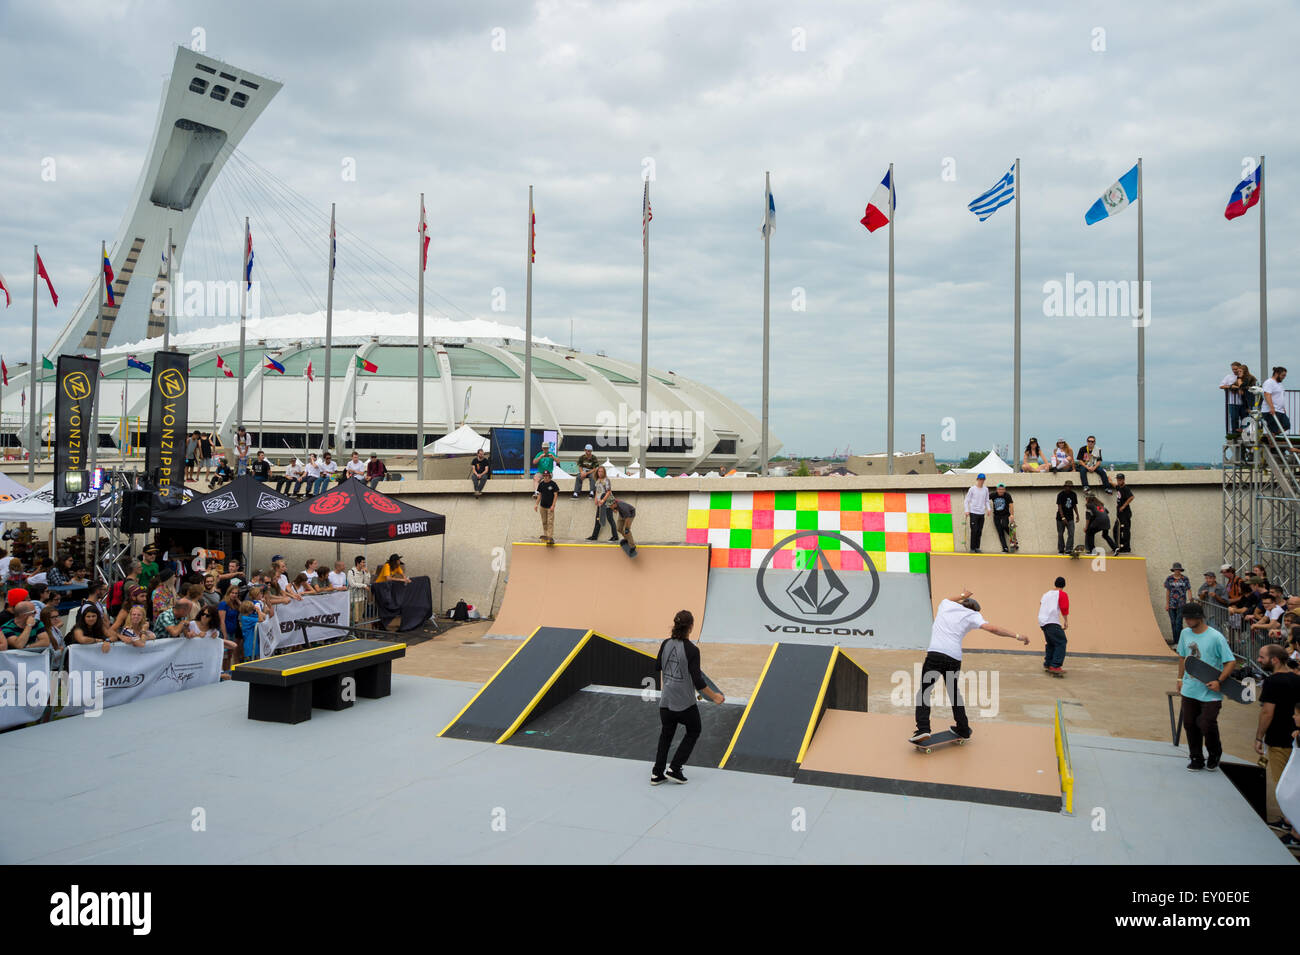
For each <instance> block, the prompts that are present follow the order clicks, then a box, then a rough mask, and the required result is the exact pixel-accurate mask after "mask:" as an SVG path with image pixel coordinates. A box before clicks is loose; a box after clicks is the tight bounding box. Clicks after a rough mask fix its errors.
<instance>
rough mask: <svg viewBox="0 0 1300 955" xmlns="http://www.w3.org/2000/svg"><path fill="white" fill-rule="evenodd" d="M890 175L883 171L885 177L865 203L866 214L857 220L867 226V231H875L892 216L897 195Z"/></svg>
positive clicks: (886, 223) (887, 222)
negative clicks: (869, 199)
mask: <svg viewBox="0 0 1300 955" xmlns="http://www.w3.org/2000/svg"><path fill="white" fill-rule="evenodd" d="M892 175H893V174H892V173H889V172H887V173H885V178H884V179H882V180H880V185H878V186H876V191H875V192H873V193H872V194H871V201H870V202H868V203H867V214H866V215H864V216H863V217H862V218H861V219H860V220H858V221H859V222H861V223H862V224H863V225H864V226H866V227H867V231H868V232H875V231H876V230H877V229H879V228H880V227H881V226H882V225H888V224H889V220H890V219H892V218H893V217H894V205H895V203H896V202H897V200H898V196H897V195H895V193H894V181H893V178H892Z"/></svg>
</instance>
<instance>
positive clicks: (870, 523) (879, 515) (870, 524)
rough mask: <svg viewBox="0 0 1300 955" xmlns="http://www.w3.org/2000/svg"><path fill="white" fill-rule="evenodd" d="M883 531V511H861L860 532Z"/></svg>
mask: <svg viewBox="0 0 1300 955" xmlns="http://www.w3.org/2000/svg"><path fill="white" fill-rule="evenodd" d="M884 529H885V512H884V511H863V512H862V531H863V533H866V532H868V531H883V530H884Z"/></svg>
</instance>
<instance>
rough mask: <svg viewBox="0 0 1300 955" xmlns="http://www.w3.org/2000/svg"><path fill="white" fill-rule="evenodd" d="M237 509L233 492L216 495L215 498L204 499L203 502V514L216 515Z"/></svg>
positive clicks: (237, 505)
mask: <svg viewBox="0 0 1300 955" xmlns="http://www.w3.org/2000/svg"><path fill="white" fill-rule="evenodd" d="M237 507H239V502H238V501H237V500H235V495H234V492H233V491H226V492H225V493H223V494H218V495H217V496H216V497H209V498H205V499H204V501H203V513H204V514H217V513H220V512H221V511H233V510H234V509H235V508H237Z"/></svg>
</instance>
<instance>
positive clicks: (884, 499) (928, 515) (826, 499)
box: [686, 491, 953, 574]
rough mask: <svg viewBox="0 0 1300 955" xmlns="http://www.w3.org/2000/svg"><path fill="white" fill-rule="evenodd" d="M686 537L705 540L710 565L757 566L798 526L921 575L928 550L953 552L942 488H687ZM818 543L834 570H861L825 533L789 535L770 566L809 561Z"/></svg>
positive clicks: (854, 556) (884, 566) (794, 566)
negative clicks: (740, 490)
mask: <svg viewBox="0 0 1300 955" xmlns="http://www.w3.org/2000/svg"><path fill="white" fill-rule="evenodd" d="M688 507H689V510H688V511H687V516H686V543H688V544H711V545H712V546H713V551H712V556H711V566H713V567H752V568H755V569H757V568H758V567H759V566H760V565H761V564H762V562H763V558H764V557H765V556H767V552H768V551H769V550H771V548H772V547H773V546H774V545H775V544H776V543H777V542H778V541H780V540H783V539H784V538H787V537H790V536H791V535H793V534H797V533H798V532H799V531H818V530H822V531H836V532H838V533H839V534H841V535H843V536H844V537H847V538H848V539H849V540H851V541H853V542H854V543H855V544H858V545H860V546H861V547H862V549H863V550H864V551H866V553H867V556H868V557H870V558H871V561H872V563H873V564H875V566H876V570H879V571H888V572H895V573H913V574H924V573H926V572H928V571H929V569H930V553H931V552H934V551H939V552H951V551H952V550H953V517H952V500H951V498H950V497H949V495H947V494H905V493H902V492H897V493H895V492H873V491H755V492H750V493H735V492H728V491H718V492H712V493H705V492H696V493H693V494H691V498H690V502H689V504H688ZM817 548H820V549H821V552H822V553H823V554H825V555H826V557H827V559H828V561H829V562H830V565H831V567H832V568H833V569H835V570H863V569H865V568H864V567H863V563H862V557H861V556H860V555H859V554H858V553H857V552H856V551H854V550H853V549H852V548H850V547H848V546H847V545H844V544H843V542H842V541H841V540H839V539H838V538H836V537H834V536H831V535H829V534H828V535H824V536H822V537H814V536H812V535H808V536H805V537H801V538H798V539H796V540H793V541H791V542H790V543H789V544H787V545H786V546H785V547H783V548H782V549H781V550H779V551H777V553H776V554H775V555H773V557H772V561H771V563H770V564H769V565H768V566H770V567H773V568H776V569H778V570H802V569H804V568H805V567H811V566H812V564H811V561H812V560H813V559H814V558H815V557H816V554H817Z"/></svg>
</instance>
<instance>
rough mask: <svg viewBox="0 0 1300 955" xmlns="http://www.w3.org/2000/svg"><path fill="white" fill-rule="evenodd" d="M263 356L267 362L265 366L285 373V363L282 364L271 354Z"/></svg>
mask: <svg viewBox="0 0 1300 955" xmlns="http://www.w3.org/2000/svg"><path fill="white" fill-rule="evenodd" d="M262 357H263V358H265V359H266V364H265V365H263V366H262V367H263V368H265V369H266V370H267V371H278V372H279V373H280V374H282V375H283V374H284V365H282V364H280V363H279V362H278V361H276V360H275V359H274V358H272V357H271V356H270V355H263V356H262Z"/></svg>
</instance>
